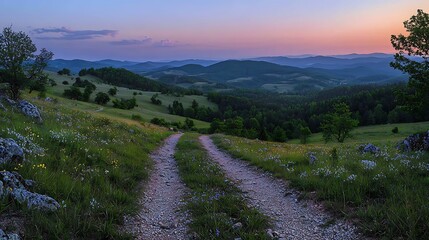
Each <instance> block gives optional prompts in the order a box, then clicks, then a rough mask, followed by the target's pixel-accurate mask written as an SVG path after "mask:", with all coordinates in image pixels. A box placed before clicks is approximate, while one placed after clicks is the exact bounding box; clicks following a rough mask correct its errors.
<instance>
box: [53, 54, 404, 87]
mask: <svg viewBox="0 0 429 240" xmlns="http://www.w3.org/2000/svg"><path fill="white" fill-rule="evenodd" d="M392 59H393V57H392V55H389V54H383V53H372V54H347V55H336V56H311V55H309V56H298V57H283V56H274V57H259V58H252V59H244V60H227V61H221V62H217V61H212V60H199V59H188V60H180V61H169V62H151V61H148V62H142V63H138V62H132V61H117V60H111V59H105V60H100V61H94V62H91V61H85V60H63V59H56V60H52V61H51V62H50V63H49V66H48V70H51V71H58V70H60V69H62V68H69V69H70V70H71V71H72V72H73V73H77V72H79V71H80V70H81V69H82V68H95V69H97V68H103V67H115V68H125V69H127V70H129V71H132V72H134V73H137V74H141V75H144V76H146V77H149V78H152V79H155V80H158V81H160V82H162V83H166V84H171V85H176V86H180V87H185V88H196V89H198V90H202V91H206V92H209V91H222V90H231V89H234V88H247V89H265V90H270V91H276V92H294V93H296V92H298V93H300V92H307V91H314V90H321V89H326V88H331V87H335V86H339V85H358V84H387V83H394V82H398V81H405V80H406V79H407V78H406V77H404V75H403V74H402V73H401V72H400V71H397V70H394V69H393V68H391V67H390V62H391V61H392Z"/></svg>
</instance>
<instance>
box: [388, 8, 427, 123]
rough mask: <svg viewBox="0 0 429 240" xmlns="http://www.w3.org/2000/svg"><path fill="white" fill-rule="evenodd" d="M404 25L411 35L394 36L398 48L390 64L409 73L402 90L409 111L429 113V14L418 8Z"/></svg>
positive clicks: (401, 96)
mask: <svg viewBox="0 0 429 240" xmlns="http://www.w3.org/2000/svg"><path fill="white" fill-rule="evenodd" d="M404 27H405V29H406V31H407V32H408V33H409V34H408V36H404V35H402V34H399V35H397V36H396V35H392V37H391V39H390V40H391V42H392V45H393V47H394V48H395V49H396V50H397V51H398V53H396V54H395V61H394V62H392V63H391V64H390V65H391V66H392V67H393V68H395V69H399V70H401V71H402V72H404V73H407V74H408V75H409V81H408V86H407V89H405V91H401V92H400V93H399V96H398V97H399V100H401V102H402V103H404V104H405V105H406V106H407V108H408V110H410V111H413V112H418V113H421V114H423V115H424V114H425V113H426V114H427V113H428V112H429V104H428V102H429V77H428V76H429V61H428V59H429V14H428V13H425V12H424V11H423V10H418V11H417V15H415V16H412V17H411V18H410V19H409V20H407V21H405V22H404Z"/></svg>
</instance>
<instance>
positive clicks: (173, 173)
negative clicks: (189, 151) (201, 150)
mask: <svg viewBox="0 0 429 240" xmlns="http://www.w3.org/2000/svg"><path fill="white" fill-rule="evenodd" d="M181 136H182V134H175V135H172V136H171V137H169V138H167V139H166V140H165V142H164V145H163V146H162V147H160V148H159V149H158V150H157V151H155V152H154V153H153V154H152V155H151V158H152V159H153V161H154V169H153V171H152V172H151V174H150V178H149V182H148V183H147V185H146V186H145V191H144V193H143V196H142V197H141V200H140V205H141V210H140V212H139V214H137V215H136V216H126V217H125V219H124V229H125V231H127V232H129V233H131V234H133V235H134V236H135V237H136V239H141V240H143V239H165V240H169V239H171V240H173V239H189V238H190V237H189V236H187V232H188V227H187V223H188V219H189V216H188V214H187V213H186V212H184V211H182V209H183V207H184V205H185V202H184V200H183V199H184V196H185V193H186V192H187V189H186V187H185V185H184V184H183V183H182V181H181V180H180V177H179V173H178V169H177V165H176V161H175V159H174V157H173V156H174V155H173V153H174V149H175V147H176V144H177V142H178V141H179V138H180V137H181ZM167 182H168V184H166V183H167Z"/></svg>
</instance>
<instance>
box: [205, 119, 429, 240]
mask: <svg viewBox="0 0 429 240" xmlns="http://www.w3.org/2000/svg"><path fill="white" fill-rule="evenodd" d="M394 126H398V128H399V134H394V135H393V133H391V129H392V128H393V127H394ZM428 128H429V123H428V122H425V123H417V124H414V123H413V124H395V125H382V126H372V127H362V128H358V129H356V130H355V131H354V132H353V135H354V138H353V139H350V140H347V141H346V142H345V143H343V144H339V143H329V144H324V143H321V142H322V140H321V135H320V134H315V135H313V136H312V137H311V138H310V143H312V144H307V145H302V144H291V143H275V142H263V141H259V140H248V139H243V138H238V137H233V136H225V135H214V136H212V138H213V140H214V142H215V143H216V144H217V145H218V146H219V147H220V148H222V149H224V150H225V151H227V152H228V153H230V154H231V155H233V156H234V157H236V158H240V159H243V160H245V161H249V162H250V163H251V164H252V165H255V166H258V167H260V168H261V169H263V170H265V171H268V172H271V173H273V174H274V175H275V176H276V177H279V178H283V179H285V180H287V181H288V182H289V184H290V186H292V187H294V188H296V189H297V190H300V191H301V197H302V198H310V199H314V200H317V201H322V202H323V203H324V206H325V207H326V208H327V209H328V210H330V211H331V212H332V213H333V214H335V215H337V216H343V217H346V218H347V219H349V220H351V221H353V222H355V223H356V224H357V225H358V227H359V228H360V230H361V231H362V232H363V233H365V234H366V235H367V236H371V237H377V238H384V239H392V238H395V239H396V238H399V239H427V238H429V202H428V201H427V199H428V197H429V189H428V183H429V182H428V181H429V155H428V153H425V152H412V153H402V152H400V151H398V150H397V149H396V144H397V143H398V141H399V139H403V138H404V137H405V136H408V135H409V134H411V133H415V132H416V131H421V130H423V129H424V130H426V131H427V129H428ZM315 142H316V143H315ZM366 143H373V144H376V145H377V146H378V147H380V151H379V152H378V153H376V154H372V153H361V152H360V151H359V146H360V145H361V144H366ZM310 155H313V156H314V157H315V158H316V160H315V161H314V163H312V161H310V159H311V158H310Z"/></svg>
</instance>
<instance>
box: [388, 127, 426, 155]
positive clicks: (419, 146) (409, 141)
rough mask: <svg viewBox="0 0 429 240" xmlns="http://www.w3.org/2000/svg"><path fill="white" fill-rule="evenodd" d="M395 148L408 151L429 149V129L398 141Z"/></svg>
mask: <svg viewBox="0 0 429 240" xmlns="http://www.w3.org/2000/svg"><path fill="white" fill-rule="evenodd" d="M396 147H397V149H399V150H401V151H404V152H410V151H423V150H424V151H429V131H427V132H423V133H417V134H413V135H410V136H408V137H407V138H405V139H404V140H402V141H401V142H399V143H398V145H397V146H396Z"/></svg>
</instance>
